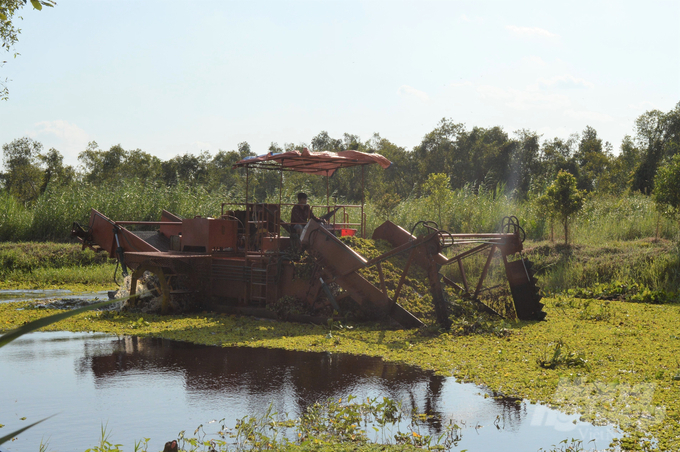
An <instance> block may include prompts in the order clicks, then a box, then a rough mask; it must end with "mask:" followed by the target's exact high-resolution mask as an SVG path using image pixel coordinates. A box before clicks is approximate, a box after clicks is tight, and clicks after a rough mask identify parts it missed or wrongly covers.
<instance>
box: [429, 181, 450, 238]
mask: <svg viewBox="0 0 680 452" xmlns="http://www.w3.org/2000/svg"><path fill="white" fill-rule="evenodd" d="M423 188H424V190H425V192H426V193H427V194H428V196H427V201H428V204H430V206H432V207H433V208H434V210H435V211H436V212H437V224H438V225H439V227H440V228H444V229H445V228H447V227H448V225H444V223H443V222H442V210H443V209H445V208H446V204H447V202H448V200H449V199H450V196H451V179H450V178H449V176H447V175H446V174H443V173H437V174H430V175H429V176H428V177H427V180H426V181H425V184H424V186H423Z"/></svg>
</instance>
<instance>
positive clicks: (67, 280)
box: [0, 242, 117, 292]
mask: <svg viewBox="0 0 680 452" xmlns="http://www.w3.org/2000/svg"><path fill="white" fill-rule="evenodd" d="M114 270H115V264H113V263H112V261H110V260H109V259H108V258H107V256H105V255H104V254H101V253H100V254H97V253H95V252H93V251H91V250H89V249H85V250H83V249H82V248H81V247H80V246H79V245H75V244H60V243H49V242H43V243H36V242H24V243H6V242H5V243H2V242H0V289H54V288H60V289H71V290H72V291H74V292H85V291H96V290H103V289H114V288H116V286H117V285H116V284H115V283H114V281H113V273H114Z"/></svg>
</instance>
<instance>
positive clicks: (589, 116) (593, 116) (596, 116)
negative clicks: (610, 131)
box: [564, 109, 614, 122]
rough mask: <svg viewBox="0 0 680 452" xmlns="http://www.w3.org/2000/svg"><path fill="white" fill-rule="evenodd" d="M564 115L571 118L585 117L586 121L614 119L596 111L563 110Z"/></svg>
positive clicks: (608, 120)
mask: <svg viewBox="0 0 680 452" xmlns="http://www.w3.org/2000/svg"><path fill="white" fill-rule="evenodd" d="M564 116H567V117H569V118H572V119H585V120H587V121H598V122H611V121H613V120H614V118H612V117H611V116H609V115H608V114H605V113H598V112H596V111H576V110H571V109H570V110H565V112H564Z"/></svg>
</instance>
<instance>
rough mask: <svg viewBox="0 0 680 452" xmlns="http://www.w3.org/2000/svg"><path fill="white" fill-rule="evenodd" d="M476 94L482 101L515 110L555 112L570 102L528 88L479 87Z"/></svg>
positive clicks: (560, 95) (567, 99)
mask: <svg viewBox="0 0 680 452" xmlns="http://www.w3.org/2000/svg"><path fill="white" fill-rule="evenodd" d="M477 92H478V93H479V94H480V95H481V96H482V98H483V99H489V100H497V101H501V102H503V104H504V105H505V106H507V107H510V108H512V109H515V110H531V109H538V108H541V109H549V110H555V109H559V108H565V107H568V106H569V105H570V104H571V102H570V100H569V98H568V97H567V96H565V95H562V94H554V93H546V92H544V91H540V90H537V89H535V88H534V87H528V88H526V89H514V88H507V89H506V88H501V87H498V86H492V85H480V86H478V87H477Z"/></svg>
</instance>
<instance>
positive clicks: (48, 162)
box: [40, 148, 76, 193]
mask: <svg viewBox="0 0 680 452" xmlns="http://www.w3.org/2000/svg"><path fill="white" fill-rule="evenodd" d="M40 161H41V162H42V163H43V165H45V167H46V168H45V173H44V174H45V175H44V177H43V184H42V187H41V188H40V192H41V193H43V192H44V191H45V189H46V188H47V185H48V184H57V185H62V186H63V185H69V184H71V183H73V182H74V181H75V180H76V172H75V170H74V169H73V167H72V166H70V165H66V166H64V157H63V156H62V155H61V153H60V152H59V151H57V150H56V149H54V148H51V149H50V150H49V151H47V153H46V154H44V155H40Z"/></svg>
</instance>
